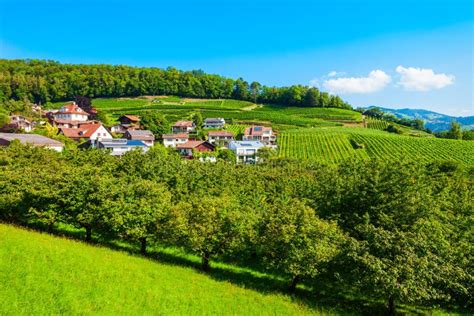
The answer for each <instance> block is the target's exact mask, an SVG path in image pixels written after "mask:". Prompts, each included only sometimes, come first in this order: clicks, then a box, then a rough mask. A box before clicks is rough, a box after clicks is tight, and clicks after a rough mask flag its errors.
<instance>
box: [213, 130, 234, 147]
mask: <svg viewBox="0 0 474 316" xmlns="http://www.w3.org/2000/svg"><path fill="white" fill-rule="evenodd" d="M207 139H208V141H209V142H210V143H211V144H213V145H222V146H227V145H228V144H229V143H230V142H231V141H233V140H234V134H233V133H231V132H226V131H210V132H209V133H208V134H207Z"/></svg>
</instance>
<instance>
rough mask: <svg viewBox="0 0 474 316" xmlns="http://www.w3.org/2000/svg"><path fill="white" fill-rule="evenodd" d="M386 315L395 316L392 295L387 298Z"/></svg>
mask: <svg viewBox="0 0 474 316" xmlns="http://www.w3.org/2000/svg"><path fill="white" fill-rule="evenodd" d="M388 314H389V315H390V316H394V315H395V298H394V297H393V295H390V297H389V298H388Z"/></svg>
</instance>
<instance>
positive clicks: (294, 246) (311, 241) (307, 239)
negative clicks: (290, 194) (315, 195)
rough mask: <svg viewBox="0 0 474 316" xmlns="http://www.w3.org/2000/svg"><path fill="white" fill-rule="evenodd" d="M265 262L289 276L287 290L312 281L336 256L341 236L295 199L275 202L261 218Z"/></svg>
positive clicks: (337, 230) (333, 224)
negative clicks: (307, 279)
mask: <svg viewBox="0 0 474 316" xmlns="http://www.w3.org/2000/svg"><path fill="white" fill-rule="evenodd" d="M263 222H264V224H263V230H262V233H261V236H262V240H261V245H263V247H264V248H265V249H264V250H263V253H264V257H265V260H266V261H267V262H268V263H269V264H270V265H271V266H273V267H275V268H277V269H279V270H281V271H283V272H284V273H285V274H287V275H289V276H291V278H292V281H291V284H290V290H291V291H294V290H295V289H296V286H297V284H298V282H300V281H301V280H302V279H305V278H314V277H315V276H316V275H318V274H319V273H320V271H321V269H324V265H325V264H327V263H328V262H330V261H331V259H332V258H333V257H334V256H336V255H337V254H338V252H339V251H340V246H341V244H342V243H343V240H344V235H343V233H342V232H341V230H340V229H339V228H338V226H337V225H336V223H334V222H327V221H324V220H322V219H320V218H318V217H317V216H316V214H315V211H314V210H313V209H311V208H310V207H308V206H306V205H304V203H302V202H301V201H299V200H296V199H291V200H279V201H275V202H274V203H273V204H272V206H271V208H270V210H268V211H267V212H266V213H265V215H264V219H263Z"/></svg>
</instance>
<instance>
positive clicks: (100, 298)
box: [0, 224, 317, 315]
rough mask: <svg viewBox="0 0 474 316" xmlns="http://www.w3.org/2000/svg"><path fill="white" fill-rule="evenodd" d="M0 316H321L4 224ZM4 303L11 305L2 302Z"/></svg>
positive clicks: (184, 271)
mask: <svg viewBox="0 0 474 316" xmlns="http://www.w3.org/2000/svg"><path fill="white" fill-rule="evenodd" d="M0 302H2V304H0V314H1V315H22V314H23V315H26V314H59V313H67V314H84V313H101V314H116V313H121V314H123V313H125V314H144V313H148V314H151V313H153V314H158V313H159V314H181V315H182V314H193V315H194V314H220V315H223V314H225V315H229V314H245V315H249V314H252V315H256V314H258V315H263V314H282V315H283V314H284V315H288V314H295V315H296V314H298V315H304V314H316V313H317V312H316V311H315V310H310V309H308V308H307V307H304V306H302V305H299V304H297V303H296V302H293V301H292V299H291V297H289V296H285V295H281V294H262V293H259V292H257V291H254V290H249V289H244V288H241V287H238V286H236V285H233V284H231V283H228V282H218V281H216V280H213V279H212V278H210V277H209V276H207V275H205V274H202V273H199V272H197V271H196V270H194V269H192V268H185V267H178V266H173V265H167V264H162V263H157V262H154V261H151V260H147V259H143V258H139V257H134V256H131V255H129V254H126V253H122V252H117V251H113V250H110V249H106V248H98V247H93V246H89V245H86V244H83V243H80V242H76V241H72V240H68V239H63V238H58V237H52V236H49V235H46V234H40V233H37V232H31V231H27V230H23V229H19V228H16V227H13V226H9V225H5V224H0ZM5 302H7V303H5Z"/></svg>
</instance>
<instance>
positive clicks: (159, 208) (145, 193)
mask: <svg viewBox="0 0 474 316" xmlns="http://www.w3.org/2000/svg"><path fill="white" fill-rule="evenodd" d="M170 199H171V195H170V193H169V191H168V190H167V188H166V187H165V186H164V185H162V184H159V183H156V182H153V181H150V180H143V179H140V178H138V179H137V178H122V180H121V181H118V182H117V186H116V188H115V190H114V191H113V200H112V201H111V205H110V207H109V212H110V214H109V221H110V226H111V228H112V230H114V231H115V232H116V233H117V234H118V235H119V236H121V237H124V238H128V239H131V240H135V241H139V242H140V252H141V253H142V254H146V247H147V242H148V240H149V239H151V238H154V237H156V236H157V235H158V234H159V233H160V231H159V228H160V227H162V224H163V221H164V218H165V217H166V215H167V212H168V209H169V207H170Z"/></svg>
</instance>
